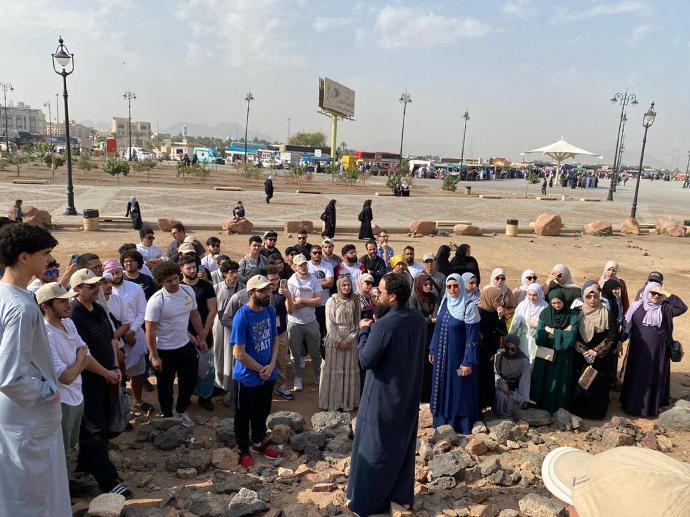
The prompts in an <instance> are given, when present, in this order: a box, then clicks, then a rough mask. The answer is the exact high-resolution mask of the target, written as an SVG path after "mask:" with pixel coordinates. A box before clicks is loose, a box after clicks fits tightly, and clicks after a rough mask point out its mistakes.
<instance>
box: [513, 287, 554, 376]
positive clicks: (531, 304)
mask: <svg viewBox="0 0 690 517" xmlns="http://www.w3.org/2000/svg"><path fill="white" fill-rule="evenodd" d="M526 293H527V296H526V298H525V299H524V300H522V301H521V302H520V303H518V306H517V308H516V309H515V314H514V315H513V321H512V322H511V324H510V333H511V334H517V335H518V337H519V338H520V350H522V352H524V354H525V355H526V356H527V357H528V358H529V362H530V364H532V363H534V358H535V356H536V355H537V341H536V337H537V326H538V325H539V315H540V314H541V312H542V311H543V310H544V309H546V307H548V305H549V304H548V303H546V301H545V300H544V292H543V291H542V289H541V286H540V285H539V284H536V283H533V284H530V285H529V286H527V290H526Z"/></svg>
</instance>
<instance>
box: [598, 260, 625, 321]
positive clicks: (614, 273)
mask: <svg viewBox="0 0 690 517" xmlns="http://www.w3.org/2000/svg"><path fill="white" fill-rule="evenodd" d="M619 270H620V268H619V266H618V262H616V261H614V260H609V261H608V262H606V264H605V265H604V272H603V273H602V274H601V276H600V277H599V287H600V288H602V289H603V288H604V284H605V283H606V281H607V280H608V279H613V280H618V282H619V283H620V290H621V292H620V296H619V300H620V302H621V305H622V306H623V313H626V312H628V309H629V308H630V299H629V298H628V287H627V286H626V285H625V282H624V281H623V280H622V279H621V278H618V271H619Z"/></svg>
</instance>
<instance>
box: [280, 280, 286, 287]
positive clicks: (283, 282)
mask: <svg viewBox="0 0 690 517" xmlns="http://www.w3.org/2000/svg"><path fill="white" fill-rule="evenodd" d="M280 289H287V280H286V279H284V278H281V279H280Z"/></svg>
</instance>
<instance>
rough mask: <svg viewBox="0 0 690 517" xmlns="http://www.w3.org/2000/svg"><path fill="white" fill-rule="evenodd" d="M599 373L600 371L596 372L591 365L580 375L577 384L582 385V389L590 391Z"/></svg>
mask: <svg viewBox="0 0 690 517" xmlns="http://www.w3.org/2000/svg"><path fill="white" fill-rule="evenodd" d="M598 373H599V372H598V371H596V370H595V369H594V368H592V366H591V365H589V366H587V368H585V371H584V372H582V375H580V378H579V379H578V381H577V383H578V384H579V385H580V387H582V389H584V390H588V389H589V387H590V386H591V385H592V383H593V382H594V379H596V378H597V374H598Z"/></svg>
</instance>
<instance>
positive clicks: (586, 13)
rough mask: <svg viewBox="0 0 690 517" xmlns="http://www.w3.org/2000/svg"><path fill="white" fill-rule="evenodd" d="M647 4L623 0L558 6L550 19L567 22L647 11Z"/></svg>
mask: <svg viewBox="0 0 690 517" xmlns="http://www.w3.org/2000/svg"><path fill="white" fill-rule="evenodd" d="M648 9H649V6H648V5H647V2H646V1H643V0H623V1H621V2H615V3H608V4H598V5H594V6H592V7H590V8H589V9H567V8H558V9H556V12H555V14H554V16H553V18H552V19H551V21H552V22H553V23H567V22H577V21H583V20H589V19H592V18H600V17H603V16H614V15H622V14H632V13H639V12H643V11H647V10H648Z"/></svg>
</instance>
